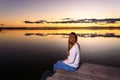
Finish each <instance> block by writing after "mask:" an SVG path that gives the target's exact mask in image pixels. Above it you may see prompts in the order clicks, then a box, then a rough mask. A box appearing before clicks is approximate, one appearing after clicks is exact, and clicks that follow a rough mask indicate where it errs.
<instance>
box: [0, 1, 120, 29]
mask: <svg viewBox="0 0 120 80" xmlns="http://www.w3.org/2000/svg"><path fill="white" fill-rule="evenodd" d="M119 3H120V0H0V12H1V14H0V24H4V25H0V26H1V27H36V26H37V27H45V26H48V27H51V26H53V27H57V26H59V27H63V26H65V27H69V26H70V27H71V26H72V27H74V26H78V27H79V26H80V27H84V26H119V25H120V23H119V22H118V23H107V24H103V23H101V24H94V23H71V24H69V23H65V24H61V23H55V24H52V23H44V24H25V23H24V21H26V20H28V21H39V20H47V21H61V20H62V19H63V18H71V19H73V20H77V19H106V18H120V15H119V14H120V10H119V9H120V5H119Z"/></svg>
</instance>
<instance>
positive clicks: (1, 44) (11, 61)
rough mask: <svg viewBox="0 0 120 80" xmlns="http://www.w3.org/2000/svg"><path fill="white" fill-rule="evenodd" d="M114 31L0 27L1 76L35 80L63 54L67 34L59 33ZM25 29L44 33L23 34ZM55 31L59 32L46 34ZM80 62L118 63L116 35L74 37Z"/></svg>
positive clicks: (119, 41)
mask: <svg viewBox="0 0 120 80" xmlns="http://www.w3.org/2000/svg"><path fill="white" fill-rule="evenodd" d="M73 31H74V32H76V33H78V34H83V33H97V34H105V33H114V34H116V35H120V30H2V31H1V32H0V63H1V64H0V66H1V70H0V71H1V73H2V74H3V75H5V76H6V77H4V79H7V78H8V79H10V78H12V79H17V80H18V79H22V80H23V79H25V80H28V79H29V80H39V79H40V75H41V74H42V72H43V71H45V70H48V69H50V68H52V65H53V64H54V63H55V62H56V61H57V60H60V59H64V58H66V50H67V40H68V36H67V35H61V33H70V32H73ZM26 33H32V34H36V33H39V34H44V35H25V34H26ZM53 33H59V35H55V34H54V35H47V34H53ZM78 42H79V44H80V46H81V50H82V51H81V62H90V63H95V64H103V65H107V66H114V67H120V38H117V37H78Z"/></svg>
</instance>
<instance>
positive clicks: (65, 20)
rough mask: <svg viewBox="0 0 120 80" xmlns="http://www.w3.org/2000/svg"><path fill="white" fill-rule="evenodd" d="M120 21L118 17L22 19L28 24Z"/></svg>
mask: <svg viewBox="0 0 120 80" xmlns="http://www.w3.org/2000/svg"><path fill="white" fill-rule="evenodd" d="M116 22H120V18H107V19H77V20H73V19H72V18H63V19H62V21H46V20H39V21H34V22H32V21H24V23H29V24H33V23H36V24H41V23H52V24H58V23H61V24H66V23H69V24H70V23H96V24H107V23H116Z"/></svg>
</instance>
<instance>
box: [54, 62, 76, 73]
mask: <svg viewBox="0 0 120 80" xmlns="http://www.w3.org/2000/svg"><path fill="white" fill-rule="evenodd" d="M56 69H62V70H67V71H75V70H77V68H75V67H71V66H69V65H67V64H65V63H63V62H62V61H57V63H56V64H54V67H53V70H54V71H55V70H56Z"/></svg>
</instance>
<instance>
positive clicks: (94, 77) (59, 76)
mask: <svg viewBox="0 0 120 80" xmlns="http://www.w3.org/2000/svg"><path fill="white" fill-rule="evenodd" d="M47 80H120V68H116V67H110V66H104V65H98V64H91V63H83V64H81V66H80V68H79V69H78V70H77V71H74V72H69V71H64V70H59V69H58V70H57V71H56V73H55V74H54V75H53V76H51V77H48V78H47Z"/></svg>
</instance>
